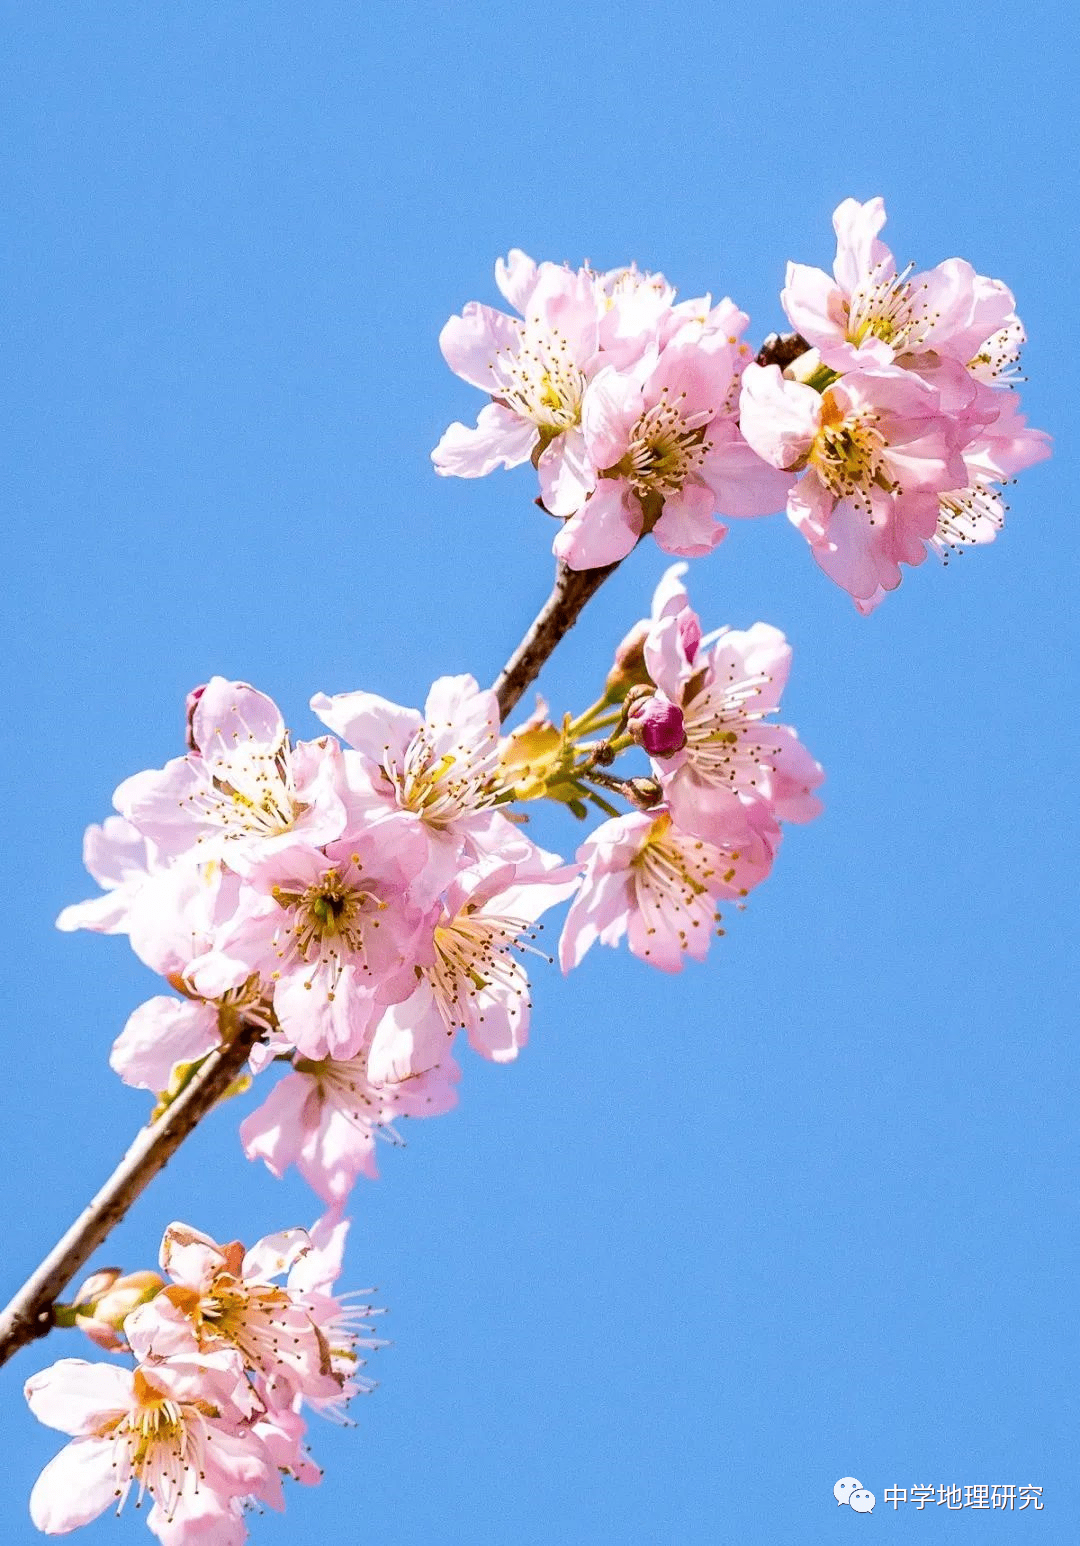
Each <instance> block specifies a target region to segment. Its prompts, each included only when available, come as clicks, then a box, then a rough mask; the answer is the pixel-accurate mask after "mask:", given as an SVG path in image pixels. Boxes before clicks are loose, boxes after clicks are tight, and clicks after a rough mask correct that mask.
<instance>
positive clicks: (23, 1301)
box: [0, 1023, 262, 1364]
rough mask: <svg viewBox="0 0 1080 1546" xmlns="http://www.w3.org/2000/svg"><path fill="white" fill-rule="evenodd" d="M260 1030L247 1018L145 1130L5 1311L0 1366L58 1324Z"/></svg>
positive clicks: (238, 1066) (222, 1090) (219, 1094)
mask: <svg viewBox="0 0 1080 1546" xmlns="http://www.w3.org/2000/svg"><path fill="white" fill-rule="evenodd" d="M261 1034H262V1032H261V1029H260V1027H258V1026H255V1025H248V1024H246V1023H244V1024H241V1025H240V1026H239V1028H238V1030H237V1031H236V1034H235V1036H234V1037H233V1038H232V1040H231V1041H228V1042H226V1044H225V1045H224V1046H222V1047H219V1048H217V1050H216V1051H214V1052H211V1053H210V1055H209V1057H208V1058H207V1059H206V1061H205V1063H203V1065H202V1066H201V1068H199V1069H198V1070H197V1072H196V1073H195V1074H194V1075H193V1077H192V1079H191V1082H190V1084H188V1085H187V1086H186V1087H185V1088H184V1089H183V1090H182V1091H181V1093H180V1094H179V1095H178V1096H177V1097H176V1099H175V1100H174V1101H173V1103H172V1105H171V1106H170V1107H169V1108H168V1110H167V1111H164V1112H163V1113H162V1114H161V1116H160V1117H159V1118H158V1119H157V1121H156V1122H152V1123H151V1124H150V1126H149V1127H144V1128H143V1130H142V1132H140V1134H139V1136H138V1137H137V1138H136V1139H135V1142H134V1143H133V1144H132V1145H131V1148H130V1149H129V1150H128V1151H127V1153H126V1154H125V1155H124V1158H123V1159H122V1160H121V1161H120V1163H119V1165H117V1167H116V1169H115V1170H114V1171H113V1173H112V1175H111V1176H110V1177H109V1179H108V1180H107V1181H106V1183H105V1185H104V1186H103V1187H102V1188H101V1190H100V1191H99V1192H98V1194H97V1196H96V1197H95V1198H94V1199H93V1201H92V1202H90V1203H89V1205H88V1206H87V1207H86V1208H84V1210H83V1212H82V1213H81V1214H80V1215H79V1217H78V1218H77V1219H76V1220H75V1222H74V1224H72V1226H71V1228H70V1229H69V1230H68V1232H67V1234H66V1235H64V1237H63V1238H62V1239H61V1240H60V1241H58V1242H57V1244H56V1245H55V1246H54V1247H53V1249H52V1250H51V1251H50V1252H49V1254H48V1256H46V1258H45V1260H44V1261H43V1262H42V1263H41V1266H40V1267H39V1268H38V1269H37V1271H36V1272H35V1273H34V1274H33V1276H32V1277H30V1278H28V1279H27V1281H26V1282H25V1283H24V1284H23V1286H22V1288H21V1289H20V1290H19V1292H18V1293H17V1294H16V1295H15V1297H14V1299H13V1300H12V1301H11V1303H10V1304H9V1305H8V1307H7V1309H6V1310H5V1311H4V1313H3V1315H2V1316H0V1364H4V1363H6V1362H7V1360H8V1359H9V1358H10V1357H11V1355H12V1354H13V1353H15V1352H17V1351H18V1350H19V1348H20V1347H24V1346H25V1345H26V1344H27V1343H28V1342H33V1341H34V1340H35V1338H37V1337H43V1336H45V1334H46V1333H47V1332H48V1331H50V1330H51V1328H52V1324H53V1305H54V1303H55V1302H56V1300H57V1299H58V1298H59V1296H60V1294H61V1293H62V1292H63V1290H64V1289H65V1288H66V1286H67V1285H68V1283H70V1282H71V1279H72V1278H73V1277H74V1276H75V1274H76V1273H77V1272H78V1271H79V1269H80V1267H84V1266H85V1265H86V1263H87V1261H88V1260H89V1259H90V1257H91V1255H92V1254H93V1253H94V1251H96V1250H97V1248H98V1246H99V1245H100V1244H101V1243H102V1241H103V1240H104V1239H105V1238H106V1236H107V1235H108V1234H109V1232H110V1230H111V1229H112V1228H113V1226H114V1225H115V1224H118V1223H119V1222H120V1220H121V1219H122V1218H123V1217H124V1215H125V1214H126V1213H127V1211H128V1209H129V1208H130V1207H131V1205H132V1203H133V1202H134V1201H135V1199H136V1198H137V1197H138V1196H139V1194H140V1193H141V1192H142V1191H143V1190H144V1189H145V1187H146V1186H147V1185H148V1184H149V1183H150V1182H151V1181H152V1180H153V1178H154V1177H155V1176H156V1175H157V1173H158V1171H159V1170H161V1169H162V1168H163V1167H164V1166H165V1165H166V1164H167V1163H168V1161H169V1160H170V1159H171V1158H172V1156H173V1155H174V1154H175V1153H176V1151H177V1149H178V1148H179V1147H180V1145H181V1144H182V1143H183V1141H184V1139H185V1138H186V1137H187V1135H188V1133H190V1132H191V1130H192V1129H193V1128H194V1127H195V1126H197V1124H198V1123H199V1122H200V1121H201V1120H202V1118H203V1117H204V1116H205V1115H206V1113H207V1112H208V1111H209V1110H210V1109H211V1108H212V1107H213V1106H215V1105H216V1104H217V1102H218V1101H219V1100H220V1099H221V1097H222V1096H223V1095H224V1094H225V1091H226V1090H227V1089H228V1088H229V1086H230V1085H231V1084H232V1083H233V1081H234V1080H235V1079H236V1077H237V1075H238V1074H239V1073H240V1071H241V1069H242V1068H243V1066H244V1064H245V1063H246V1062H247V1060H248V1057H249V1055H250V1053H251V1049H252V1047H253V1046H254V1044H255V1042H256V1041H257V1040H258V1039H259V1036H260V1035H261Z"/></svg>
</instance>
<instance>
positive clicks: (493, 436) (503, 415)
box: [431, 403, 540, 478]
mask: <svg viewBox="0 0 1080 1546" xmlns="http://www.w3.org/2000/svg"><path fill="white" fill-rule="evenodd" d="M539 439H540V431H539V430H538V429H537V427H536V425H535V424H533V423H532V422H531V420H529V419H524V418H522V417H521V416H520V415H519V414H516V413H515V412H514V411H513V409H511V408H507V407H506V406H505V405H504V404H503V403H488V405H487V406H486V407H485V408H481V410H480V413H479V414H478V416H477V420H476V428H475V429H469V428H468V427H467V426H466V425H464V424H451V425H450V427H449V428H448V429H447V430H446V432H445V434H444V435H443V437H442V439H441V440H440V441H439V443H438V445H437V446H436V447H435V449H434V451H432V453H431V460H432V462H433V463H434V464H435V471H436V472H438V473H441V474H442V476H443V477H444V478H484V477H486V476H487V474H488V473H489V472H494V471H495V469H496V467H519V466H520V465H521V463H522V462H527V461H528V459H529V457H530V456H531V455H532V451H533V447H534V446H535V445H536V444H537V442H538V441H539Z"/></svg>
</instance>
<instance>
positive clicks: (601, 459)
mask: <svg viewBox="0 0 1080 1546" xmlns="http://www.w3.org/2000/svg"><path fill="white" fill-rule="evenodd" d="M747 321H748V318H747V317H746V315H745V314H744V313H743V312H740V311H739V310H738V308H737V307H735V306H734V305H733V304H732V302H731V301H723V302H721V304H720V305H719V306H717V307H715V308H714V309H713V310H712V311H711V312H710V313H709V314H708V316H707V318H705V320H704V321H694V322H688V323H686V324H684V325H683V326H682V327H681V328H679V329H677V330H676V332H675V333H674V334H673V336H672V338H671V340H670V341H669V342H668V343H667V344H666V345H665V346H664V347H663V348H662V349H661V348H658V347H655V346H654V347H652V348H650V349H649V350H648V351H647V352H646V353H645V355H644V356H643V357H642V359H641V360H640V361H639V362H638V364H637V365H635V366H634V367H633V368H631V369H628V370H618V369H615V368H614V367H612V366H607V367H605V368H604V369H603V370H601V371H600V372H598V374H597V375H596V376H595V378H594V379H593V381H592V382H591V383H590V385H589V389H588V392H587V393H586V396H585V402H584V409H583V419H582V422H583V426H584V433H585V443H586V447H587V449H588V454H589V457H590V460H591V461H592V463H593V464H594V465H595V466H596V468H597V469H598V471H599V473H600V478H599V481H598V482H597V484H596V487H595V491H594V492H593V493H592V494H591V495H590V496H589V497H588V498H587V499H586V500H585V501H584V502H583V503H582V504H581V506H580V508H579V509H578V510H577V511H576V512H575V513H573V514H572V515H571V517H570V519H569V520H567V522H566V523H565V525H564V526H563V528H562V530H561V531H560V532H559V533H558V535H557V536H556V538H555V543H554V549H555V552H556V554H557V555H558V556H559V557H560V558H562V559H563V560H564V561H565V562H566V563H567V564H569V566H570V567H571V568H572V569H591V568H597V567H599V566H601V565H603V564H610V563H615V562H617V560H619V559H621V558H624V557H625V556H626V554H627V553H629V552H630V550H631V549H632V548H633V547H634V545H635V544H636V543H637V542H638V540H639V539H640V538H641V537H642V536H643V535H644V534H645V533H646V532H649V531H651V532H652V534H653V536H654V537H655V538H656V541H657V543H658V544H659V546H660V547H661V548H663V549H664V551H665V552H668V553H681V554H688V555H694V554H702V553H708V552H709V551H711V549H712V548H714V547H715V546H716V545H717V544H718V543H719V542H720V541H721V540H722V539H723V537H724V534H725V530H726V528H725V527H724V526H722V525H720V524H719V523H718V522H717V520H716V519H715V517H716V515H717V513H720V514H724V515H729V516H755V515H766V514H769V513H771V512H772V511H774V510H778V509H779V508H780V507H781V505H782V504H783V502H784V497H785V495H786V493H787V490H788V488H789V487H790V485H791V482H792V479H791V478H790V477H789V476H787V475H786V474H785V473H784V472H783V471H778V470H776V468H775V467H770V466H768V465H766V463H765V462H764V461H763V460H762V459H761V458H760V457H759V456H758V455H757V454H756V453H755V451H754V450H753V449H752V448H751V447H750V446H749V445H748V444H747V442H746V441H745V440H744V438H743V436H742V435H741V434H740V432H739V428H738V423H737V419H736V410H737V405H738V395H739V379H740V375H741V372H742V370H743V369H744V368H745V366H746V364H747V362H748V360H749V351H748V349H747V347H746V345H744V344H740V343H739V342H738V338H739V335H740V334H741V332H742V331H743V329H744V328H745V327H746V325H747Z"/></svg>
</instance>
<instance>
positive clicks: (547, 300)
mask: <svg viewBox="0 0 1080 1546" xmlns="http://www.w3.org/2000/svg"><path fill="white" fill-rule="evenodd" d="M496 277H497V278H498V280H499V283H500V286H501V287H502V288H503V293H504V294H507V293H508V292H509V294H508V299H511V303H512V304H514V305H516V306H519V307H520V309H521V310H522V311H523V312H524V320H523V321H522V320H519V319H518V318H516V317H510V316H507V314H506V313H505V312H501V311H496V310H495V309H494V308H493V307H490V306H482V305H480V304H479V303H478V302H475V301H471V302H470V303H469V304H468V305H467V306H466V307H465V309H464V311H463V312H462V314H461V316H460V317H451V319H450V321H449V322H448V323H447V324H446V326H445V327H444V328H443V330H442V333H441V334H440V335H439V347H440V348H441V349H442V352H443V356H444V358H445V360H446V363H447V364H448V365H449V366H450V369H451V370H452V371H454V372H455V374H457V375H459V376H461V377H462V379H463V380H465V381H468V382H469V383H470V385H472V386H476V387H479V388H480V390H481V391H484V392H487V393H489V394H490V396H491V398H492V402H491V403H490V404H489V405H488V406H487V407H486V408H483V409H481V412H480V416H479V418H478V420H477V423H476V427H475V428H474V429H467V428H466V426H465V425H464V424H460V423H455V424H451V426H450V428H449V429H448V430H447V431H446V433H445V434H444V435H443V437H442V439H441V440H440V442H439V444H438V445H437V446H436V448H435V450H434V451H433V452H432V461H433V462H434V464H435V470H436V471H437V472H440V473H442V474H443V475H444V476H447V475H452V476H455V477H459V478H478V477H483V476H484V475H485V474H487V473H489V472H491V471H493V470H494V468H496V467H498V466H503V467H516V466H518V465H519V464H520V463H521V462H525V461H528V460H529V458H530V457H534V458H535V461H536V466H537V471H538V473H539V476H540V487H541V491H542V494H543V498H544V503H545V505H546V506H547V508H548V509H549V510H551V511H552V512H553V513H555V514H563V513H567V514H568V513H569V512H570V511H571V510H574V509H576V508H577V506H578V505H579V504H580V503H581V500H582V499H583V498H584V497H585V495H586V494H587V493H588V492H589V490H590V489H591V487H592V484H593V480H594V476H595V474H594V472H593V469H592V468H591V466H590V464H589V461H588V458H587V456H586V454H585V442H584V438H583V435H582V431H581V405H582V399H583V397H584V392H585V384H586V380H587V373H588V372H589V371H590V369H592V368H594V365H595V360H596V356H597V352H598V349H599V311H600V308H599V306H598V304H597V295H596V290H595V286H594V282H593V276H592V274H591V273H590V272H589V271H588V270H578V271H576V272H573V271H571V270H570V269H564V268H558V267H556V265H555V264H552V263H544V264H541V265H539V267H538V266H537V265H535V264H533V263H532V260H531V259H528V258H526V257H525V254H524V253H522V252H520V251H515V252H513V253H511V255H510V259H509V261H508V262H507V263H506V264H500V265H499V267H498V268H497V269H496Z"/></svg>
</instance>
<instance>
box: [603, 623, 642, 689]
mask: <svg viewBox="0 0 1080 1546" xmlns="http://www.w3.org/2000/svg"><path fill="white" fill-rule="evenodd" d="M651 626H652V625H651V624H650V623H648V622H646V621H645V620H644V619H643V620H642V621H641V622H640V623H635V624H634V626H633V628H631V630H630V632H629V633H628V634H627V635H626V637H625V638H624V639H623V641H622V643H621V644H620V645H619V647H618V648H617V649H616V651H615V664H614V665H613V666H612V668H611V670H610V671H609V672H608V679H607V682H606V683H605V687H606V689H607V696H608V697H609V698H610V699H612V700H613V701H614V702H618V701H619V699H620V698H625V697H626V694H627V693H628V692H629V691H630V689H631V687H642V686H648V687H651V686H652V677H651V676H650V675H649V673H648V670H647V669H646V666H645V640H646V639H647V638H648V637H649V629H650V627H651Z"/></svg>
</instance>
